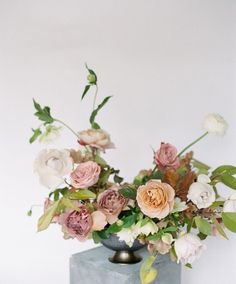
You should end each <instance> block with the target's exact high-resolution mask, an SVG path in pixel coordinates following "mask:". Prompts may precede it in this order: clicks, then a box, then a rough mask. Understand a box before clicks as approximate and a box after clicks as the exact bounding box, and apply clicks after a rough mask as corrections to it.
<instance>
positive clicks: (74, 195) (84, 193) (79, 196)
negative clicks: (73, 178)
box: [68, 189, 96, 200]
mask: <svg viewBox="0 0 236 284" xmlns="http://www.w3.org/2000/svg"><path fill="white" fill-rule="evenodd" d="M68 197H69V198H70V199H73V200H87V199H90V198H96V194H95V193H93V192H92V191H90V190H88V189H79V190H78V191H74V192H70V193H69V194H68Z"/></svg>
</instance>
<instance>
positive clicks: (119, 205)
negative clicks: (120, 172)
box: [97, 187, 128, 224]
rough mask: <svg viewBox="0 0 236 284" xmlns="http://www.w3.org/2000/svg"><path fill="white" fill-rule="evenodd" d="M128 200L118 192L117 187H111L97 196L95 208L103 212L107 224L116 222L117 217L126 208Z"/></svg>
mask: <svg viewBox="0 0 236 284" xmlns="http://www.w3.org/2000/svg"><path fill="white" fill-rule="evenodd" d="M127 203H128V200H127V199H126V198H124V196H123V195H121V194H120V193H119V192H118V187H111V188H109V189H107V190H105V191H103V192H102V193H100V194H99V195H98V198H97V207H98V210H99V211H101V212H103V213H104V214H105V215H106V217H107V221H108V223H109V224H113V223H115V222H116V221H117V220H118V215H119V214H120V212H121V211H122V210H123V209H124V208H125V207H126V205H127Z"/></svg>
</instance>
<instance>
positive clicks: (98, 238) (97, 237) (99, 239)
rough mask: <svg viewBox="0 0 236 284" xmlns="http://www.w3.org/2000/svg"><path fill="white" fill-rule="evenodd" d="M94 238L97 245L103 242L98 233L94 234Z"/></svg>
mask: <svg viewBox="0 0 236 284" xmlns="http://www.w3.org/2000/svg"><path fill="white" fill-rule="evenodd" d="M92 238H93V241H94V243H95V244H99V243H100V242H101V240H102V239H101V238H100V237H99V235H98V233H97V232H96V231H94V232H93V233H92Z"/></svg>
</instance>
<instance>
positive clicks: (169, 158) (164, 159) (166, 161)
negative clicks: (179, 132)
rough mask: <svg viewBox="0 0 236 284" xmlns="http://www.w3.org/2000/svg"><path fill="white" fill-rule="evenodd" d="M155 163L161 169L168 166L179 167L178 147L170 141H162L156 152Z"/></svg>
mask: <svg viewBox="0 0 236 284" xmlns="http://www.w3.org/2000/svg"><path fill="white" fill-rule="evenodd" d="M154 160H155V163H156V165H157V166H158V168H159V169H160V170H164V169H166V168H173V169H175V170H176V169H177V168H178V167H179V166H180V161H179V158H178V157H177V149H176V148H175V146H173V145H171V144H169V143H163V142H162V143H161V147H160V149H159V150H158V151H157V152H156V153H155V157H154Z"/></svg>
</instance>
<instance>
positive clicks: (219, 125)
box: [203, 113, 228, 136]
mask: <svg viewBox="0 0 236 284" xmlns="http://www.w3.org/2000/svg"><path fill="white" fill-rule="evenodd" d="M227 128H228V124H227V122H226V121H225V120H224V118H223V117H222V116H221V115H219V114H217V113H210V114H208V115H207V116H206V117H205V119H204V121H203V129H205V130H206V131H207V132H209V133H212V134H216V135H220V136H223V135H224V134H225V133H226V131H227Z"/></svg>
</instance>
